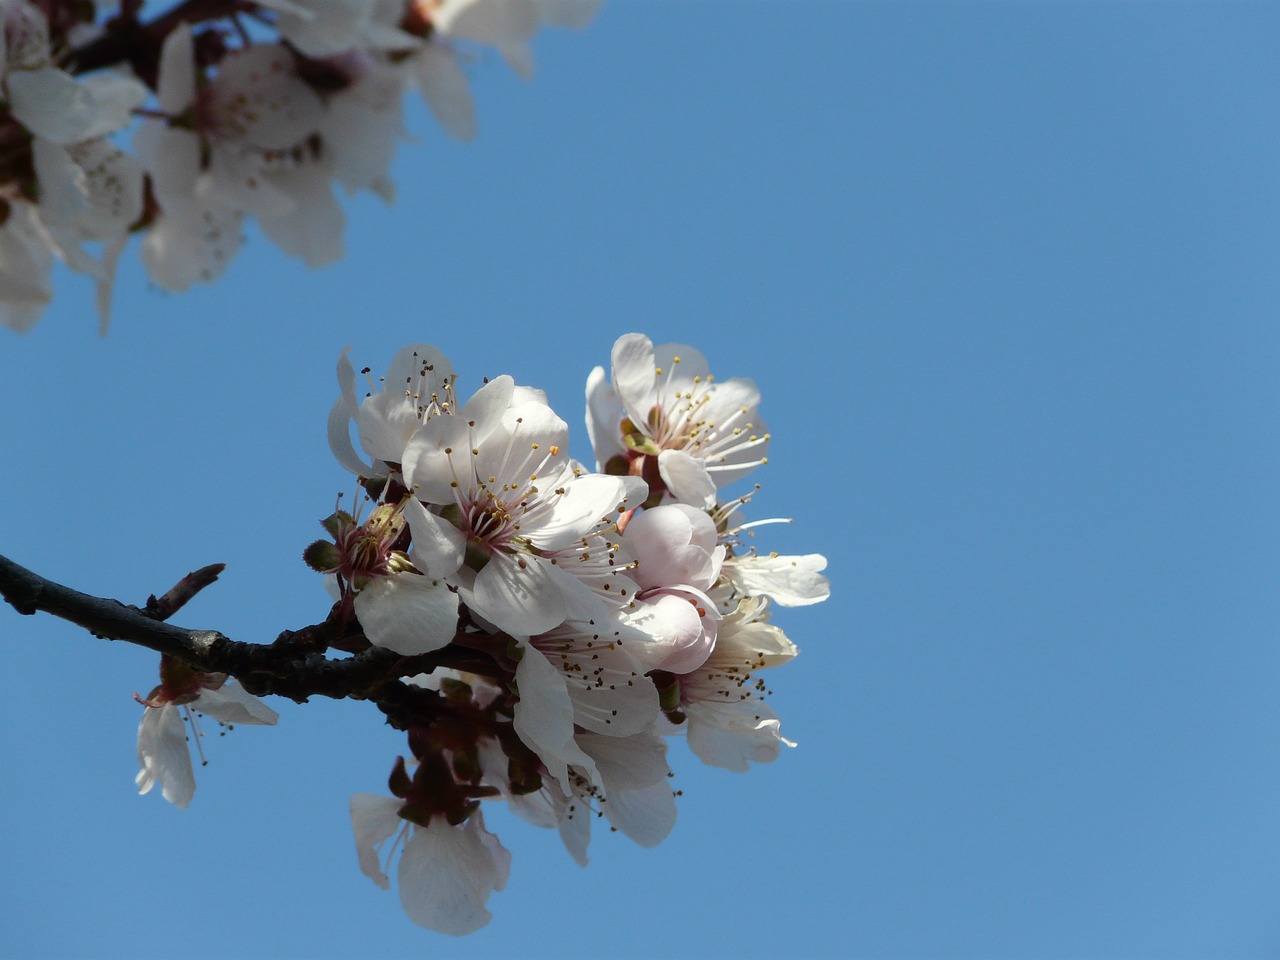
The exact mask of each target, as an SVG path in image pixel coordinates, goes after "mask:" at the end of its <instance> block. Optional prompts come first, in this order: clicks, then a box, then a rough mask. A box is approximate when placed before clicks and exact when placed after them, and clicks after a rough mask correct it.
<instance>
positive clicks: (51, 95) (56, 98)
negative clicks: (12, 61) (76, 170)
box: [8, 67, 97, 144]
mask: <svg viewBox="0 0 1280 960" xmlns="http://www.w3.org/2000/svg"><path fill="white" fill-rule="evenodd" d="M8 87H9V110H10V112H11V113H12V114H13V116H14V117H15V118H16V119H17V120H18V122H19V123H21V124H22V125H23V126H24V127H26V128H27V129H28V130H30V131H31V132H32V133H34V134H35V135H36V136H37V137H44V138H45V139H47V140H52V141H53V142H54V143H61V144H68V143H76V142H78V141H80V140H85V139H88V138H87V136H86V134H87V133H88V132H89V131H90V130H91V129H92V127H93V124H94V123H95V121H96V120H97V112H96V110H97V108H96V106H95V104H94V102H93V95H92V94H91V93H90V92H89V89H88V87H86V86H84V85H83V84H81V83H79V82H77V81H76V79H75V78H74V77H72V76H71V74H69V73H66V72H64V71H62V70H59V69H57V68H56V67H42V68H40V69H39V70H18V71H15V72H13V73H11V74H9V77H8Z"/></svg>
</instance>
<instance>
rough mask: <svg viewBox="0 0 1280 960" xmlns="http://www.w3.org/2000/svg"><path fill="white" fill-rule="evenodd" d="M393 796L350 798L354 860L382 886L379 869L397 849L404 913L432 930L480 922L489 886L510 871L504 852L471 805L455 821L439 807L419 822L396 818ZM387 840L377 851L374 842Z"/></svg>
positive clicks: (452, 930)
mask: <svg viewBox="0 0 1280 960" xmlns="http://www.w3.org/2000/svg"><path fill="white" fill-rule="evenodd" d="M402 809H403V805H402V803H401V801H400V800H398V799H396V798H394V797H379V796H376V795H374V794H368V793H361V794H356V795H355V796H354V797H352V798H351V824H352V827H353V829H354V831H355V838H356V852H357V855H358V857H359V861H360V868H361V870H363V871H364V873H365V875H366V876H368V877H369V878H370V879H372V880H373V882H374V883H376V884H377V885H378V886H379V887H381V888H382V889H384V890H386V889H387V888H388V887H389V886H390V878H389V877H388V876H387V873H386V870H385V869H384V863H389V861H390V859H391V857H392V856H394V854H395V851H396V848H397V847H400V848H402V849H401V850H400V860H399V865H398V868H397V880H398V882H399V888H400V904H401V906H403V907H404V911H405V913H406V914H408V915H409V919H410V920H412V921H413V922H414V923H416V924H418V925H419V926H422V927H426V928H427V929H428V930H435V931H437V932H438V933H447V934H449V935H450V936H454V937H461V936H464V935H466V934H468V933H473V932H474V931H476V930H479V929H480V928H481V927H483V926H484V925H485V924H487V923H488V922H489V921H490V920H491V919H492V918H493V914H492V913H490V912H489V910H488V908H487V906H486V904H487V903H488V900H489V894H490V893H492V892H493V891H494V890H499V891H500V890H502V889H503V887H505V886H506V884H507V877H508V876H509V874H510V872H511V854H510V853H509V852H508V851H507V849H506V848H505V847H504V846H502V844H501V843H499V842H498V838H497V837H496V836H494V835H493V834H492V833H490V832H489V831H488V830H486V829H485V826H484V815H483V813H481V812H480V811H479V810H477V811H476V812H475V813H473V814H472V815H471V816H470V817H468V818H467V820H466V822H465V823H463V824H461V825H459V826H455V825H453V824H451V823H449V821H448V820H447V819H446V818H445V817H443V816H440V815H436V816H432V817H431V818H430V819H429V820H428V821H427V823H425V824H420V823H413V822H410V821H408V820H404V819H401V813H400V811H401V810H402ZM388 840H390V841H391V847H390V848H389V849H388V851H387V853H386V856H385V858H384V857H383V855H382V848H383V847H384V846H385V845H386V843H387V841H388Z"/></svg>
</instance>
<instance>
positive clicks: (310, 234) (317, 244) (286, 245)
mask: <svg viewBox="0 0 1280 960" xmlns="http://www.w3.org/2000/svg"><path fill="white" fill-rule="evenodd" d="M272 180H273V182H274V183H275V184H276V186H277V187H279V188H281V189H282V190H283V192H285V193H287V194H289V196H290V197H291V198H292V199H293V201H294V205H293V208H292V209H291V210H289V211H288V212H287V213H284V214H282V215H279V216H269V215H267V216H263V215H259V217H258V222H259V223H260V224H261V225H262V232H263V233H265V234H266V235H267V237H268V238H269V239H270V240H271V241H272V242H273V243H274V244H275V245H276V246H277V247H279V248H280V249H281V250H283V251H284V252H285V253H287V254H288V255H289V256H291V257H297V258H299V259H300V260H301V261H302V262H303V263H305V264H306V265H307V266H308V267H311V268H312V269H313V270H314V269H316V268H317V267H325V266H328V265H329V264H331V263H336V262H337V261H339V260H341V259H342V256H343V254H344V252H345V247H344V245H343V242H342V231H343V229H344V228H345V226H346V221H347V216H346V214H345V213H343V212H342V207H341V206H340V205H339V204H338V201H337V199H335V198H334V195H333V187H332V186H331V184H330V182H329V175H328V172H327V171H325V170H323V169H321V168H319V167H317V166H314V165H312V166H307V167H303V168H300V169H296V170H291V171H289V172H288V173H286V174H282V175H280V176H278V177H273V178H272Z"/></svg>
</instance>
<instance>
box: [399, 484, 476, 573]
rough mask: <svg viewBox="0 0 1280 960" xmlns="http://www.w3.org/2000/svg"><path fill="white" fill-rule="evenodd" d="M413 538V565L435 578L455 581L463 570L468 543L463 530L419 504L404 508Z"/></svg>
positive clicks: (413, 501) (411, 503)
mask: <svg viewBox="0 0 1280 960" xmlns="http://www.w3.org/2000/svg"><path fill="white" fill-rule="evenodd" d="M404 518H405V519H406V520H407V521H408V522H409V530H410V532H411V533H412V535H413V556H412V559H413V565H414V566H415V567H417V568H418V569H419V570H421V571H423V572H424V573H427V574H429V575H431V576H433V577H451V576H453V575H454V574H455V573H457V571H458V568H459V567H460V566H462V559H463V556H464V555H465V551H466V548H467V539H466V537H465V536H463V533H462V531H461V530H459V529H458V528H457V527H455V526H454V525H453V524H451V523H449V522H448V521H447V520H442V519H441V518H440V517H437V516H436V515H435V514H434V513H430V512H429V511H428V510H427V509H426V508H425V507H423V506H422V504H421V503H419V502H418V501H417V500H408V501H406V502H405V505H404Z"/></svg>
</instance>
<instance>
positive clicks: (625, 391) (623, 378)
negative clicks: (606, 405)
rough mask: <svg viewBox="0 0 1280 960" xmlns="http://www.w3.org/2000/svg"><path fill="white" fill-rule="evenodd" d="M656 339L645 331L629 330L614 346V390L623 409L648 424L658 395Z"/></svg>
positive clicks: (635, 419) (634, 419)
mask: <svg viewBox="0 0 1280 960" xmlns="http://www.w3.org/2000/svg"><path fill="white" fill-rule="evenodd" d="M653 357H654V354H653V342H652V341H651V340H650V339H649V338H648V337H646V336H645V335H644V334H642V333H627V334H623V335H622V336H621V337H619V338H618V340H617V342H616V343H614V345H613V357H612V361H613V389H614V390H615V391H617V394H618V399H620V400H621V401H622V406H623V409H625V410H626V412H627V415H628V416H629V417H631V419H632V420H633V421H635V422H636V423H638V424H639V423H644V422H645V418H646V417H647V416H648V414H649V409H650V408H651V407H652V406H653V401H654V397H655V395H656V394H655V391H654V385H653V383H654V377H655V376H656V374H657V370H656V366H655V364H654V359H653Z"/></svg>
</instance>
